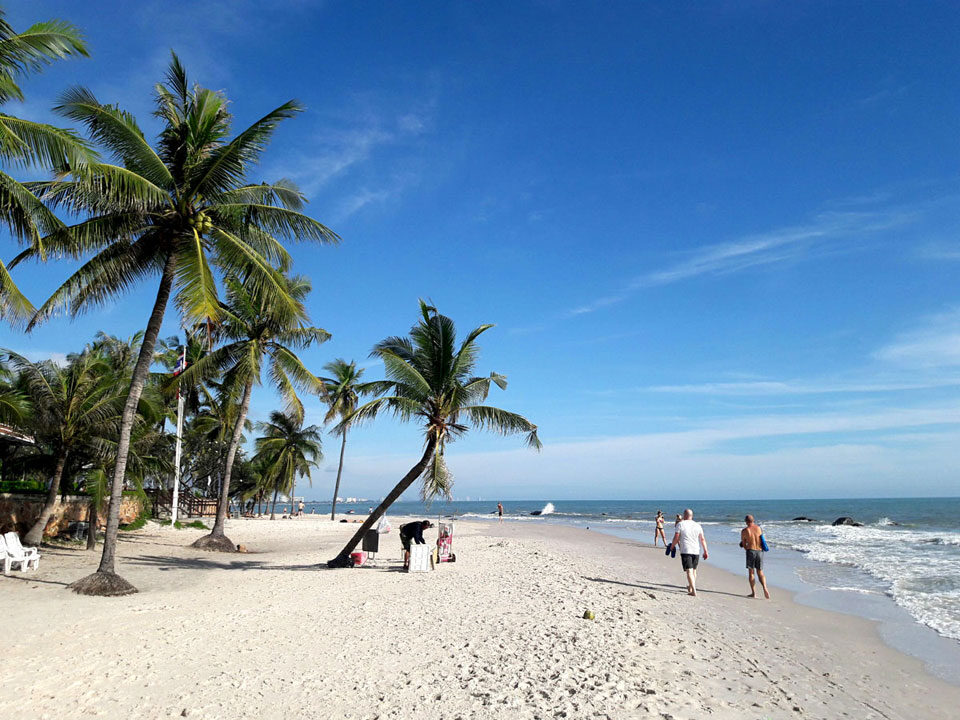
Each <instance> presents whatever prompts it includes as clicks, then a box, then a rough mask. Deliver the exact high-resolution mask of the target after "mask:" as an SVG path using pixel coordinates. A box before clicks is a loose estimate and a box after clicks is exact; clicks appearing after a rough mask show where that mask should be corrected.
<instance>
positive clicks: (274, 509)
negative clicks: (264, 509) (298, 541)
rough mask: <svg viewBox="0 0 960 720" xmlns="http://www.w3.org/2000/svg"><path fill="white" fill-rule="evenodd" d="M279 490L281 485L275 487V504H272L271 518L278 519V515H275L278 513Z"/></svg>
mask: <svg viewBox="0 0 960 720" xmlns="http://www.w3.org/2000/svg"><path fill="white" fill-rule="evenodd" d="M278 492H280V486H279V485H278V486H277V487H275V488H274V489H273V504H272V505H270V519H271V520H276V519H277V518H276V517H274V515H276V512H277V493H278Z"/></svg>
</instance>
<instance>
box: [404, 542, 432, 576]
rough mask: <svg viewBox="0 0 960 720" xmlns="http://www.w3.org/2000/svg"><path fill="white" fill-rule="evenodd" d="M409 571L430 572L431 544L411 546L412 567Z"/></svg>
mask: <svg viewBox="0 0 960 720" xmlns="http://www.w3.org/2000/svg"><path fill="white" fill-rule="evenodd" d="M407 572H430V546H429V545H416V544H414V545H411V546H410V567H409V569H408V570H407Z"/></svg>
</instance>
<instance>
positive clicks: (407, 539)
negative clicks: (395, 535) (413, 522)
mask: <svg viewBox="0 0 960 720" xmlns="http://www.w3.org/2000/svg"><path fill="white" fill-rule="evenodd" d="M411 542H413V538H412V537H408V536H407V535H401V536H400V544H401V545H402V546H403V549H404V550H409V549H410V543H411Z"/></svg>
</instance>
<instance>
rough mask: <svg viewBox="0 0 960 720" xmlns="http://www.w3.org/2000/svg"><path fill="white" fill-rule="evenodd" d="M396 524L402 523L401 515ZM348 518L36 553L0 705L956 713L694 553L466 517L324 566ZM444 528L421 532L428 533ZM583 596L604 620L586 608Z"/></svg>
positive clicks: (516, 712) (475, 712)
mask: <svg viewBox="0 0 960 720" xmlns="http://www.w3.org/2000/svg"><path fill="white" fill-rule="evenodd" d="M398 520H399V519H397V518H393V521H394V527H396V524H397V521H398ZM355 529H356V526H355V525H348V524H341V523H331V522H329V521H328V520H323V519H320V518H319V517H313V516H308V517H305V518H302V519H297V520H276V521H273V522H271V521H269V520H232V521H230V522H229V523H228V534H229V535H230V537H231V538H232V539H233V540H234V541H235V542H238V543H243V544H244V545H246V546H247V547H248V548H250V549H251V550H252V551H253V552H251V553H248V554H237V555H221V554H211V553H204V552H200V551H195V550H192V549H190V548H188V547H187V545H189V543H190V542H192V541H193V540H194V539H196V537H198V536H199V535H200V534H201V533H200V531H197V530H174V529H171V528H160V527H158V526H156V525H153V524H151V525H149V526H148V527H147V528H144V529H143V530H141V531H138V532H136V533H128V534H125V535H124V539H123V541H122V542H121V545H120V555H121V567H120V571H121V574H122V575H123V576H124V577H126V578H127V579H129V580H130V581H132V582H133V583H134V584H135V585H136V586H137V587H138V588H139V589H140V593H139V594H137V595H133V596H129V597H123V598H109V599H108V598H89V597H80V596H76V595H74V594H72V593H70V592H68V591H67V590H65V589H64V587H65V585H66V584H67V583H69V582H71V581H72V580H75V579H77V578H78V577H80V576H82V575H84V574H85V573H87V572H89V571H92V570H93V569H94V568H95V567H96V564H97V561H98V559H99V553H97V554H96V555H90V554H88V553H86V552H84V551H83V550H81V549H72V548H70V549H68V548H63V549H60V548H48V549H45V550H44V552H43V560H42V561H41V567H40V571H39V572H37V573H31V574H26V575H25V574H22V573H13V574H11V576H9V577H7V578H0V608H2V611H3V623H4V632H3V637H4V640H3V653H2V658H3V660H2V667H3V670H2V679H0V718H21V717H22V718H51V719H53V718H57V719H62V718H87V717H104V718H124V719H126V718H176V717H183V716H186V717H190V718H208V719H211V720H213V719H216V720H225V719H231V718H356V719H360V718H384V719H385V718H413V717H417V718H425V719H432V718H435V719H437V720H439V719H441V718H442V719H444V720H456V719H457V718H462V719H464V720H465V719H467V718H477V719H480V718H483V719H487V718H511V719H513V718H520V719H523V718H530V719H532V718H648V717H652V718H676V719H678V720H679V719H681V718H683V719H685V718H705V717H707V718H733V717H736V718H831V719H832V718H844V717H850V718H908V717H909V718H916V717H924V718H947V717H954V716H955V715H954V709H955V708H956V707H958V706H960V688H957V687H954V686H952V685H948V684H946V683H945V682H943V681H941V680H938V679H936V678H934V677H932V676H930V675H928V674H927V673H926V672H925V671H924V669H923V666H922V665H921V664H920V662H919V661H917V660H915V659H913V658H910V657H908V656H906V655H902V654H900V653H898V652H897V651H895V650H892V649H890V648H888V647H887V646H885V645H884V644H883V643H882V642H881V640H880V639H879V637H878V634H877V631H876V628H875V627H874V625H873V624H872V623H871V622H869V621H867V620H862V619H859V618H856V617H851V616H847V615H840V614H836V613H831V612H828V611H823V610H817V609H814V608H809V607H805V606H801V605H798V604H796V603H794V602H793V601H792V600H791V598H790V596H789V595H788V594H787V593H785V592H783V591H776V590H775V596H774V598H773V600H771V601H769V602H767V601H764V600H761V599H757V600H749V599H747V598H745V597H744V596H743V595H744V593H745V592H746V590H747V585H746V581H745V579H743V578H740V577H737V576H734V575H732V574H730V573H727V572H725V571H723V570H718V569H716V568H712V567H710V565H709V563H707V564H706V566H702V571H701V573H700V589H701V593H700V595H699V597H697V598H690V597H688V596H687V595H686V592H685V589H684V588H683V587H682V584H683V577H682V573H681V572H680V568H679V561H678V560H673V561H670V560H669V559H667V558H665V557H664V555H663V551H662V550H654V549H653V548H651V547H650V546H649V545H646V546H645V545H643V544H639V543H634V542H630V541H626V540H622V539H618V538H615V537H610V536H606V535H603V534H600V533H595V532H590V531H585V530H578V529H573V528H565V527H561V526H556V525H548V524H546V523H543V524H541V523H534V522H526V523H510V522H508V523H504V524H502V525H498V524H494V523H479V522H478V523H468V522H460V523H458V525H457V531H458V536H457V537H456V539H455V543H454V545H455V548H454V549H455V551H456V553H457V557H458V561H457V562H456V563H452V564H443V565H441V566H439V567H438V569H437V570H436V571H435V572H433V573H429V574H422V575H415V574H406V573H402V572H398V571H397V568H398V567H399V547H398V545H399V541H398V539H397V534H396V530H394V532H393V533H391V534H390V535H387V536H385V537H384V538H383V540H384V544H383V547H382V549H384V552H383V553H381V559H380V562H379V564H378V566H377V567H371V568H355V569H352V570H327V569H326V568H325V567H322V566H321V565H320V564H321V563H322V562H323V561H325V560H327V559H328V558H330V557H332V556H333V555H334V554H335V553H336V550H338V549H339V547H340V545H341V543H342V542H343V541H344V540H345V539H346V538H347V537H348V535H349V534H350V533H352V532H353V531H354V530H355ZM434 533H435V530H432V531H429V533H428V538H433V537H435V534H434ZM585 609H591V610H593V611H594V613H595V615H596V620H594V621H589V620H584V619H582V615H583V612H584V610H585Z"/></svg>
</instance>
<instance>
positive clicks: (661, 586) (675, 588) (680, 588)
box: [583, 575, 742, 598]
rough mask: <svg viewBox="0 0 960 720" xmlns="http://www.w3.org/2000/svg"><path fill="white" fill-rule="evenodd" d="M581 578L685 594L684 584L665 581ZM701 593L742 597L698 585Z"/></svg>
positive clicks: (698, 591) (698, 593) (698, 592)
mask: <svg viewBox="0 0 960 720" xmlns="http://www.w3.org/2000/svg"><path fill="white" fill-rule="evenodd" d="M583 579H584V580H589V581H590V582H599V583H608V584H610V585H623V586H624V587H634V588H640V589H641V590H656V591H657V592H669V593H674V594H676V595H686V594H687V587H686V585H668V584H666V583H655V582H647V583H628V582H622V581H620V580H609V579H607V578H592V577H587V576H585V575H584V576H583ZM701 593H710V594H712V595H729V596H730V597H735V598H738V597H742V595H737V594H736V593H731V592H726V591H724V590H705V589H703V588H700V587H698V588H697V595H700V594H701Z"/></svg>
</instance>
